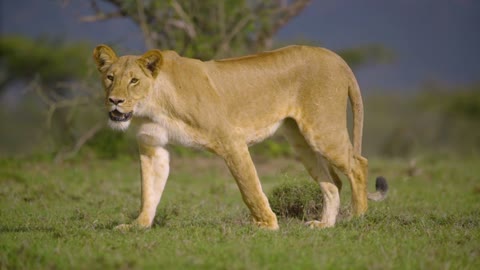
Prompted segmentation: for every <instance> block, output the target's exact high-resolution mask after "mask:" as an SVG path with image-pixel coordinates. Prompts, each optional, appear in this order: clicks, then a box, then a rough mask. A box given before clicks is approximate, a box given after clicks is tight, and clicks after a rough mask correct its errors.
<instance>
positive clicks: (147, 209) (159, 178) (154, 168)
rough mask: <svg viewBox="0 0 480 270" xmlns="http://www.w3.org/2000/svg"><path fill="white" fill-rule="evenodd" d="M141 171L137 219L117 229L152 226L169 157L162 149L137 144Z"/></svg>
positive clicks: (164, 182) (165, 177)
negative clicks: (140, 200) (140, 202)
mask: <svg viewBox="0 0 480 270" xmlns="http://www.w3.org/2000/svg"><path fill="white" fill-rule="evenodd" d="M139 151H140V162H141V171H142V204H141V209H140V214H139V216H138V218H137V219H136V220H135V221H134V222H133V223H132V224H122V225H119V226H117V229H128V228H130V227H132V226H137V227H139V228H149V227H150V226H152V222H153V218H154V217H155V212H156V209H157V205H158V203H159V202H160V198H161V197H162V193H163V189H164V188H165V184H166V183H167V178H168V173H169V155H168V152H167V150H165V149H164V148H162V147H152V146H146V145H142V144H139Z"/></svg>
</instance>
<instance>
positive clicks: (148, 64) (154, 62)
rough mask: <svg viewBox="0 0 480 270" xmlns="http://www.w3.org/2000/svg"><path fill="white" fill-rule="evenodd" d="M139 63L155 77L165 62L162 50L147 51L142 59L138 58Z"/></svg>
mask: <svg viewBox="0 0 480 270" xmlns="http://www.w3.org/2000/svg"><path fill="white" fill-rule="evenodd" d="M137 62H138V64H139V65H140V66H141V67H142V68H145V69H146V70H147V71H149V72H150V73H151V74H152V76H153V77H154V78H155V77H156V76H157V74H158V71H159V70H160V66H162V63H163V56H162V52H161V51H159V50H150V51H148V52H146V53H145V54H144V55H142V57H140V59H138V60H137Z"/></svg>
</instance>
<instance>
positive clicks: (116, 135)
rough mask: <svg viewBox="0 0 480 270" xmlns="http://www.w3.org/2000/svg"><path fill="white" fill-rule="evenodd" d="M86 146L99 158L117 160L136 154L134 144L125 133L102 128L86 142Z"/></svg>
mask: <svg viewBox="0 0 480 270" xmlns="http://www.w3.org/2000/svg"><path fill="white" fill-rule="evenodd" d="M87 146H88V147H89V148H90V149H92V150H93V151H94V152H95V154H96V155H97V157H99V158H118V157H119V156H124V155H132V154H136V143H135V141H134V140H133V138H129V137H128V136H127V134H126V133H123V132H118V131H114V130H111V129H109V128H104V129H102V130H100V131H99V132H98V133H97V134H95V136H94V137H93V138H92V139H91V140H89V141H88V143H87Z"/></svg>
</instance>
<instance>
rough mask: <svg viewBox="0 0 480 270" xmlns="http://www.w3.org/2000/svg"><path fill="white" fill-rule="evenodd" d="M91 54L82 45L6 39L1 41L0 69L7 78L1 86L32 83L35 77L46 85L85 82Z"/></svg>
mask: <svg viewBox="0 0 480 270" xmlns="http://www.w3.org/2000/svg"><path fill="white" fill-rule="evenodd" d="M90 51H91V49H90V48H89V46H88V45H87V44H85V43H81V42H80V43H74V44H67V43H62V42H61V41H60V40H53V39H47V38H38V39H31V38H27V37H22V36H3V37H1V38H0V69H1V70H2V72H4V73H5V74H6V75H4V78H5V80H4V81H2V82H1V86H2V87H4V86H5V85H6V83H7V82H12V81H15V80H32V79H33V78H35V77H36V76H38V77H39V79H40V80H41V81H42V82H43V83H44V84H52V83H58V82H59V81H67V80H72V79H80V78H84V77H85V75H86V74H87V71H88V70H89V69H88V67H87V65H89V64H90V63H89V61H87V59H90V57H89V56H90ZM1 90H2V89H0V91H1Z"/></svg>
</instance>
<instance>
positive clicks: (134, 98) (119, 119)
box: [93, 45, 162, 130]
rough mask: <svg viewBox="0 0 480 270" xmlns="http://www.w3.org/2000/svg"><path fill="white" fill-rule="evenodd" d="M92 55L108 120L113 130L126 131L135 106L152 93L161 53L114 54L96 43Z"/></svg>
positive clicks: (110, 49)
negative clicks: (102, 89)
mask: <svg viewBox="0 0 480 270" xmlns="http://www.w3.org/2000/svg"><path fill="white" fill-rule="evenodd" d="M93 58H94V59H95V62H96V64H97V68H98V71H100V73H101V74H102V77H103V86H104V88H105V94H106V96H105V105H106V106H107V110H108V116H109V118H110V119H109V121H108V123H109V125H110V127H112V128H113V129H118V130H125V129H127V128H128V126H129V124H130V120H131V119H132V117H133V116H134V115H135V112H136V108H137V107H139V104H141V103H142V101H144V100H145V99H146V98H148V96H149V94H150V92H151V89H152V87H153V83H154V81H155V78H156V77H157V75H158V72H159V69H160V66H161V64H162V54H161V52H160V51H158V50H151V51H148V52H147V53H145V54H144V55H142V56H132V55H127V56H121V57H117V55H116V54H115V52H114V51H113V50H112V48H110V47H108V46H106V45H99V46H97V47H96V48H95V50H94V51H93Z"/></svg>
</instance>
